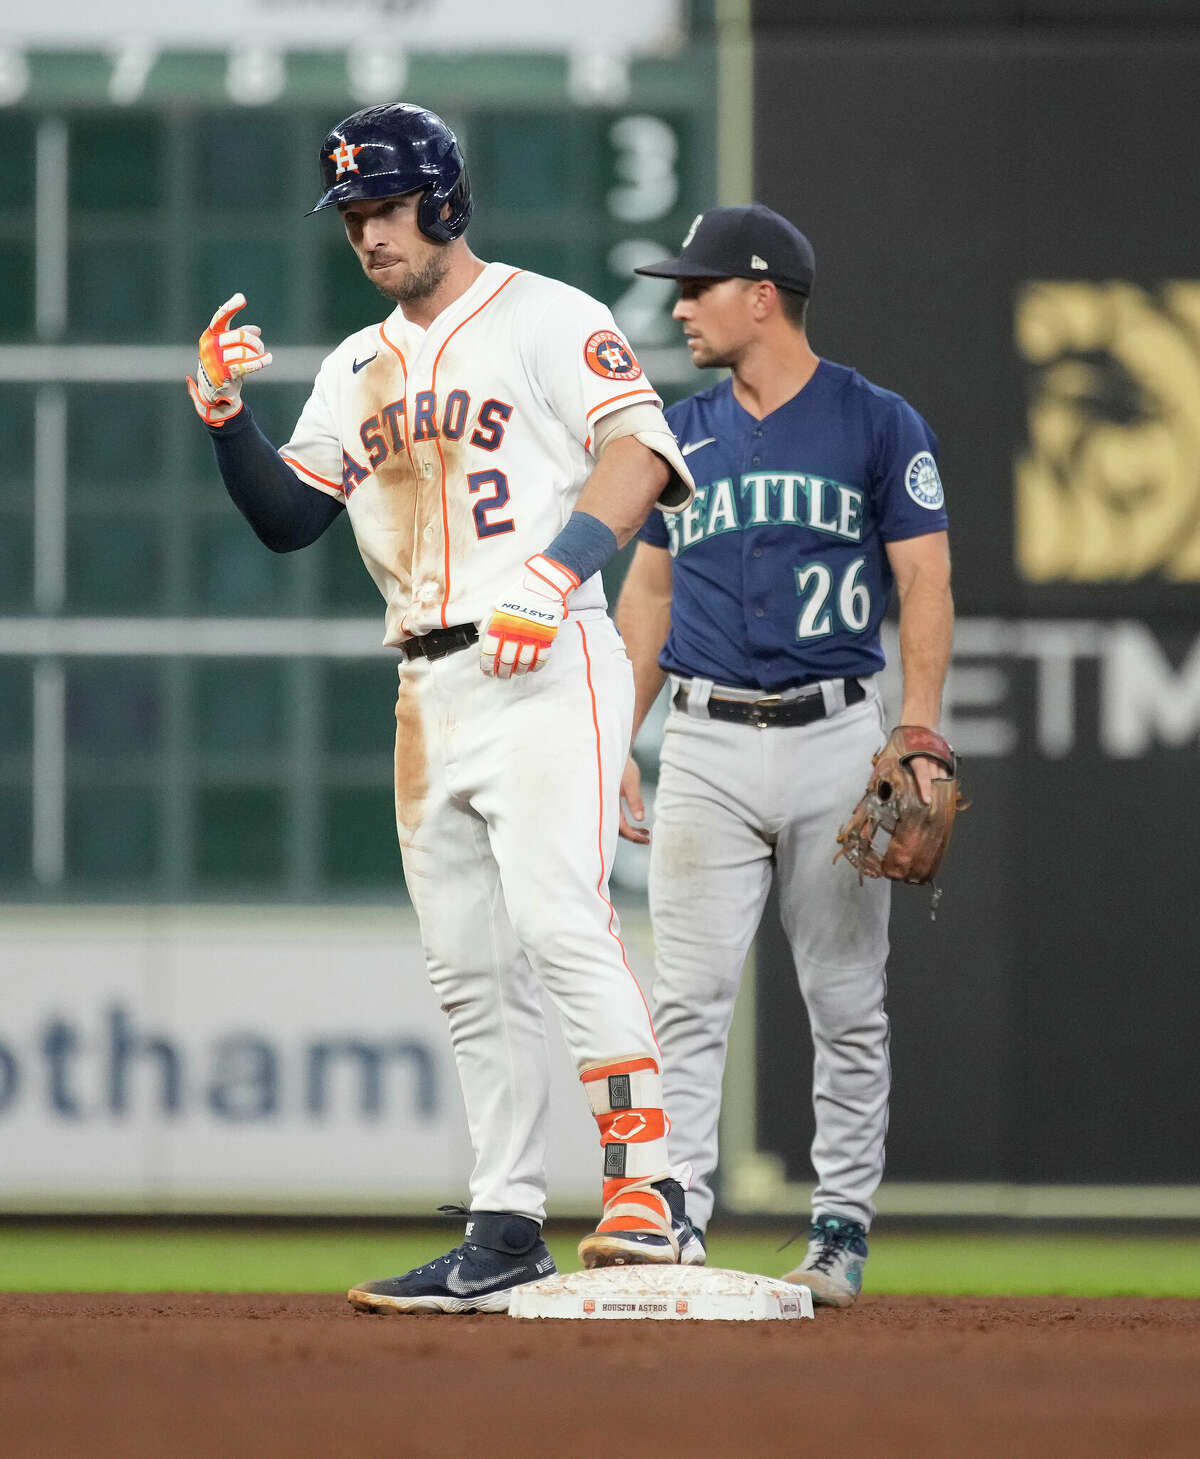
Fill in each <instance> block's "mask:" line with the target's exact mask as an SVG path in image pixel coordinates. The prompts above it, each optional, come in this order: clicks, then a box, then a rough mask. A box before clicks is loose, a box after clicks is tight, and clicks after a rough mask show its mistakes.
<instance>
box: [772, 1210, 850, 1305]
mask: <svg viewBox="0 0 1200 1459" xmlns="http://www.w3.org/2000/svg"><path fill="white" fill-rule="evenodd" d="M866 1263H867V1231H866V1227H865V1226H863V1225H862V1224H861V1223H860V1222H858V1221H851V1220H850V1219H849V1218H848V1217H846V1216H828V1215H826V1216H816V1217H814V1218H813V1223H812V1228H811V1231H810V1233H809V1241H808V1251H807V1253H806V1254H805V1257H804V1260H803V1261H802V1262H801V1263H800V1265H799V1266H798V1267H796V1269H795V1270H794V1271H790V1272H788V1274H787V1275H786V1276H785V1277H784V1281H786V1282H795V1283H796V1284H797V1285H798V1286H802V1287H807V1288H808V1289H809V1291H810V1292H811V1293H812V1298H813V1302H814V1303H815V1304H816V1305H817V1306H819V1307H851V1306H853V1305H854V1302H855V1300H856V1299H857V1297H858V1294H859V1292H861V1291H862V1278H863V1267H864V1266H865V1265H866Z"/></svg>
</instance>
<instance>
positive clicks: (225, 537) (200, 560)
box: [193, 488, 295, 614]
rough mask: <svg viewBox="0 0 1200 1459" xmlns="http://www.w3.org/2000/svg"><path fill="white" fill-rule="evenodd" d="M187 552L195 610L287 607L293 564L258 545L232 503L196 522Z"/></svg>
mask: <svg viewBox="0 0 1200 1459" xmlns="http://www.w3.org/2000/svg"><path fill="white" fill-rule="evenodd" d="M220 489H221V490H224V488H220ZM193 555H194V559H195V561H194V568H193V572H194V591H195V599H196V601H195V603H194V605H193V606H194V608H195V609H196V610H199V611H204V612H214V613H221V614H237V613H275V612H280V611H282V610H283V609H284V608H285V607H286V606H287V604H288V599H289V593H290V586H291V581H292V574H293V573H294V571H295V564H294V563H293V562H291V561H289V558H288V556H285V555H281V554H279V553H276V552H272V551H271V550H270V548H268V547H264V546H263V544H262V543H261V542H260V541H259V540H258V538H257V537H256V536H255V535H254V533H253V531H252V530H251V528H250V525H249V523H248V522H246V521H245V520H244V519H243V518H242V516H241V514H240V513H239V512H237V511H236V510H235V509H234V507H233V505H232V503H231V504H230V509H229V514H228V516H224V515H223V516H222V517H221V518H220V519H219V520H216V521H203V522H199V523H197V524H196V527H195V529H194V532H193Z"/></svg>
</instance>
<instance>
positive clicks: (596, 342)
mask: <svg viewBox="0 0 1200 1459" xmlns="http://www.w3.org/2000/svg"><path fill="white" fill-rule="evenodd" d="M583 357H584V359H585V360H586V361H587V364H588V369H589V370H591V372H592V374H593V375H599V376H601V377H602V378H603V379H605V380H637V379H639V378H640V377H641V373H642V367H641V365H639V364H638V362H637V357H636V356H635V355H634V353H633V351H632V350H631V349H630V348H629V346H628V345H627V344H626V343H625V341H624V340H623V339H622V338H621V336H620V335H619V334H618V333H617V332H616V330H615V329H598V330H597V331H596V333H595V334H593V335H592V336H591V338H590V339H589V340H588V342H587V344H585V345H584V347H583Z"/></svg>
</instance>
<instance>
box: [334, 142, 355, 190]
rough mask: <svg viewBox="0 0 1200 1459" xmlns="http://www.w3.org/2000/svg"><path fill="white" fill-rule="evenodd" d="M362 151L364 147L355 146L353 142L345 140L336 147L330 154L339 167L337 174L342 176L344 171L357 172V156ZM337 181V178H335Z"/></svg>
mask: <svg viewBox="0 0 1200 1459" xmlns="http://www.w3.org/2000/svg"><path fill="white" fill-rule="evenodd" d="M361 151H362V147H361V145H360V146H357V147H356V146H355V145H354V143H353V142H343V143H342V145H341V146H340V147H335V148H334V149H333V151H332V152H331V153H330V154H329V160H330V162H332V163H333V164H334V166H335V167H336V168H337V175H338V177H341V175H342V173H343V172H357V171H358V163H357V162H355V160H354V159H355V158H356V157H357V156H358V154H359V153H360V152H361ZM334 181H335V182H336V181H337V178H335V179H334Z"/></svg>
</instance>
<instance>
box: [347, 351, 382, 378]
mask: <svg viewBox="0 0 1200 1459" xmlns="http://www.w3.org/2000/svg"><path fill="white" fill-rule="evenodd" d="M378 354H379V351H378V350H376V351H375V354H374V355H368V356H367V358H366V359H365V360H355V361H354V363H353V364H352V365H351V366H350V370H351V372H352V373H353V374H355V375H357V374H358V372H359V371H360V370H363V369H365V368H366V367H367V366H368V365H369V364H370V363H371V361H372V360H373V359H375V357H376V356H377V355H378Z"/></svg>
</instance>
